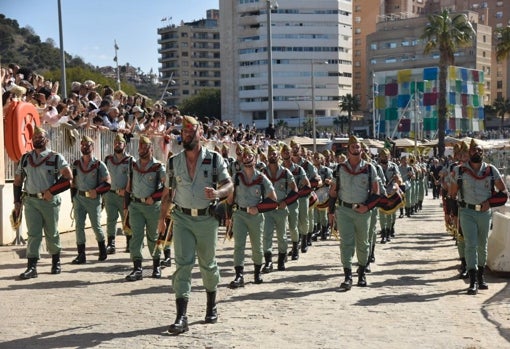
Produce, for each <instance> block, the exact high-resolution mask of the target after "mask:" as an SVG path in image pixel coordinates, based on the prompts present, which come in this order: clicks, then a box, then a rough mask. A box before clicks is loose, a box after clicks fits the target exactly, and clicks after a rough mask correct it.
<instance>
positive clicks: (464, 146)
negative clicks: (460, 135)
mask: <svg viewBox="0 0 510 349" xmlns="http://www.w3.org/2000/svg"><path fill="white" fill-rule="evenodd" d="M468 150H469V145H468V144H467V142H465V141H462V143H460V150H459V151H460V152H467V151H468Z"/></svg>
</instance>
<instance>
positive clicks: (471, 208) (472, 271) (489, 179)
mask: <svg viewBox="0 0 510 349" xmlns="http://www.w3.org/2000/svg"><path fill="white" fill-rule="evenodd" d="M455 177H456V178H457V183H455V182H454V183H453V184H452V189H451V194H452V195H453V197H454V198H455V197H456V198H457V199H458V201H459V220H460V225H461V228H462V232H463V234H464V240H465V243H466V264H467V270H468V273H469V288H468V290H467V294H469V295H475V294H477V293H478V289H480V290H486V289H488V288H489V286H488V285H487V283H486V281H485V276H484V273H485V265H486V262H487V244H488V239H489V228H490V222H491V214H492V210H491V207H492V206H495V205H499V204H501V203H498V204H495V203H493V202H492V201H493V200H492V199H493V191H494V192H496V191H497V192H499V193H501V194H502V197H504V200H503V201H504V202H506V200H507V199H508V192H507V188H506V186H505V183H504V182H503V180H502V177H501V174H500V173H499V171H498V169H497V168H496V167H495V166H493V165H490V164H488V163H486V162H484V161H483V149H482V147H481V146H480V145H478V144H477V143H476V141H475V140H474V139H472V141H471V144H470V146H469V161H467V162H465V163H463V164H462V165H460V166H458V167H457V168H456V169H455ZM504 202H503V204H504Z"/></svg>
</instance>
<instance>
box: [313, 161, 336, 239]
mask: <svg viewBox="0 0 510 349" xmlns="http://www.w3.org/2000/svg"><path fill="white" fill-rule="evenodd" d="M313 164H314V166H315V167H316V168H317V172H318V174H319V176H320V177H321V180H322V186H321V187H320V188H317V190H316V192H317V193H318V194H317V196H318V197H319V201H321V197H322V196H323V195H322V193H328V192H329V184H330V183H331V179H332V178H333V170H332V169H331V168H329V167H328V166H326V159H325V157H324V155H322V154H321V153H315V154H313ZM325 197H326V199H327V196H325ZM325 203H326V204H327V201H326V202H325ZM313 211H314V221H315V228H314V234H313V236H312V240H313V241H317V239H318V237H319V236H320V237H321V240H327V238H328V236H329V224H328V213H327V207H325V208H323V207H315V208H314V210H313Z"/></svg>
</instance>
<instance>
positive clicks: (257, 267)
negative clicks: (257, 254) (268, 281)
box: [253, 264, 264, 285]
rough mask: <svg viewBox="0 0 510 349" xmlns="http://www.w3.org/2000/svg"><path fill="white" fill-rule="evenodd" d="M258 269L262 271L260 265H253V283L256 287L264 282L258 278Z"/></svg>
mask: <svg viewBox="0 0 510 349" xmlns="http://www.w3.org/2000/svg"><path fill="white" fill-rule="evenodd" d="M260 269H262V264H255V270H254V272H253V282H254V283H255V284H257V285H258V284H261V283H262V282H264V280H262V278H261V277H260Z"/></svg>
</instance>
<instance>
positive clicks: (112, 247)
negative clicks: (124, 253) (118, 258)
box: [106, 236, 115, 254]
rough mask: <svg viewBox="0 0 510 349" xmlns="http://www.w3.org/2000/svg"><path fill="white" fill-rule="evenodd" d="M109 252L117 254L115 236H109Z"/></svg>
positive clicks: (107, 249)
mask: <svg viewBox="0 0 510 349" xmlns="http://www.w3.org/2000/svg"><path fill="white" fill-rule="evenodd" d="M106 253H107V254H115V236H108V245H106Z"/></svg>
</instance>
